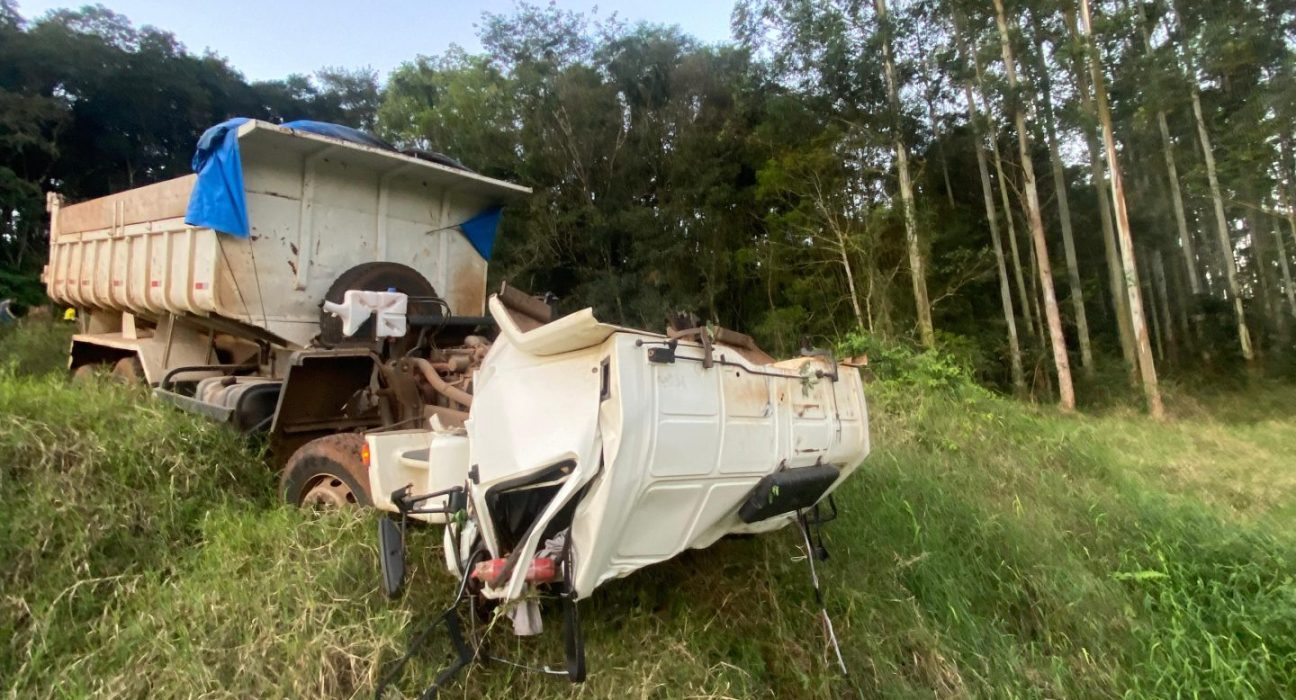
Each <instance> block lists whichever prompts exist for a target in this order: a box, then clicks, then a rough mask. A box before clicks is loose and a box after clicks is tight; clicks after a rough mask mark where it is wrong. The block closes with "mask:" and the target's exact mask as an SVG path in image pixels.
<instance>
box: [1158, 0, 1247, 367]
mask: <svg viewBox="0 0 1296 700" xmlns="http://www.w3.org/2000/svg"><path fill="white" fill-rule="evenodd" d="M1170 12H1171V13H1172V14H1173V15H1174V16H1175V22H1176V23H1177V24H1178V25H1179V27H1180V29H1184V23H1183V19H1182V18H1181V17H1179V10H1178V9H1177V8H1176V7H1175V6H1174V3H1173V2H1171V3H1170ZM1183 53H1184V62H1185V64H1186V68H1187V78H1188V85H1189V87H1190V92H1191V94H1192V112H1193V120H1194V121H1195V122H1196V124H1197V139H1198V141H1200V143H1201V150H1202V160H1203V161H1204V162H1205V164H1206V181H1207V183H1208V184H1209V185H1210V193H1211V203H1212V204H1213V205H1214V211H1215V233H1216V235H1217V236H1218V242H1219V249H1220V256H1221V259H1222V261H1223V263H1224V280H1225V282H1226V283H1227V285H1228V293H1229V296H1230V297H1231V298H1232V301H1233V316H1234V318H1235V320H1236V322H1237V334H1238V345H1239V347H1240V348H1241V350H1242V357H1243V358H1244V359H1246V361H1247V362H1251V361H1252V360H1254V359H1255V350H1254V349H1253V348H1252V346H1251V333H1250V331H1248V330H1247V324H1246V310H1245V309H1244V308H1243V306H1242V290H1241V285H1239V284H1238V268H1237V259H1236V258H1235V257H1234V254H1233V240H1232V239H1231V238H1230V237H1229V232H1228V217H1227V216H1226V215H1225V214H1224V195H1223V194H1222V192H1221V190H1220V184H1219V175H1218V173H1217V171H1216V168H1215V151H1214V149H1213V148H1212V146H1211V139H1210V132H1209V131H1208V130H1207V129H1206V117H1205V115H1204V114H1203V112H1202V104H1201V90H1200V89H1199V88H1198V87H1197V68H1196V63H1195V62H1194V61H1193V60H1192V57H1191V56H1190V55H1189V54H1188V48H1187V47H1185V48H1184V49H1183Z"/></svg>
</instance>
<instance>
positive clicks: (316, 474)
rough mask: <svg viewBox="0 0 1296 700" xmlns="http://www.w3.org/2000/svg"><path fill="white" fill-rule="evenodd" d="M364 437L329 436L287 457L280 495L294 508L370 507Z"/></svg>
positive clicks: (280, 483)
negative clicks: (364, 457) (362, 451)
mask: <svg viewBox="0 0 1296 700" xmlns="http://www.w3.org/2000/svg"><path fill="white" fill-rule="evenodd" d="M363 446H364V436H363V435H360V434H358V433H346V434H342V435H328V436H325V437H322V438H316V439H314V440H311V441H310V442H308V443H306V444H305V445H302V446H301V447H299V448H298V449H297V451H296V452H294V453H293V454H292V456H291V457H289V458H288V463H287V464H285V465H284V470H283V474H282V475H281V476H280V478H279V493H280V494H281V495H282V496H283V498H284V500H285V501H287V502H288V503H291V504H292V505H295V506H310V507H313V508H322V509H328V508H346V507H350V506H371V505H373V499H372V498H371V497H370V495H369V469H368V467H366V466H365V464H364V459H363V458H362V457H361V456H360V449H361V448H362V447H363Z"/></svg>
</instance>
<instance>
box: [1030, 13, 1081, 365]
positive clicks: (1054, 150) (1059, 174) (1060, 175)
mask: <svg viewBox="0 0 1296 700" xmlns="http://www.w3.org/2000/svg"><path fill="white" fill-rule="evenodd" d="M1031 22H1032V24H1033V25H1034V29H1033V32H1032V33H1033V34H1034V40H1035V54H1036V59H1037V61H1038V66H1037V67H1038V70H1039V76H1040V84H1039V94H1040V99H1041V100H1042V102H1043V107H1044V112H1043V114H1042V115H1041V121H1043V122H1044V136H1045V140H1046V141H1047V143H1048V154H1049V167H1050V169H1051V170H1052V171H1053V193H1054V196H1056V197H1057V207H1058V221H1059V222H1061V227H1062V250H1063V253H1064V254H1065V256H1066V266H1067V283H1068V284H1069V285H1070V290H1069V291H1070V294H1071V306H1072V308H1073V309H1074V313H1075V320H1076V335H1077V336H1078V337H1079V341H1080V366H1081V367H1082V368H1083V369H1084V371H1085V374H1086V375H1091V374H1093V350H1092V348H1091V347H1090V345H1089V318H1088V316H1087V315H1086V314H1085V302H1084V284H1083V282H1082V281H1081V279H1080V266H1079V264H1078V263H1077V262H1076V248H1075V237H1074V236H1073V235H1072V233H1071V202H1070V201H1069V199H1068V197H1067V183H1066V168H1064V167H1063V166H1062V155H1061V151H1060V149H1059V148H1058V136H1057V127H1056V125H1055V123H1054V121H1053V120H1054V118H1055V115H1054V113H1053V94H1052V93H1053V85H1052V81H1051V80H1049V72H1048V61H1047V60H1046V59H1045V58H1044V42H1043V40H1042V39H1041V37H1040V23H1039V20H1038V19H1037V18H1036V17H1035V15H1034V13H1033V12H1032V14H1031Z"/></svg>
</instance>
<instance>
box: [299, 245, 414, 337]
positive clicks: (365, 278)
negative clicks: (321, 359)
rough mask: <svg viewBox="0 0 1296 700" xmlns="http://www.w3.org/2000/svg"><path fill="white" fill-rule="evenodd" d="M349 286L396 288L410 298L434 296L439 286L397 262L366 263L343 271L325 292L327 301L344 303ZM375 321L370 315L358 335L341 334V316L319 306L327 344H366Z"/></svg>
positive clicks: (377, 289)
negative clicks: (343, 299) (436, 286)
mask: <svg viewBox="0 0 1296 700" xmlns="http://www.w3.org/2000/svg"><path fill="white" fill-rule="evenodd" d="M348 289H359V290H363V291H366V292H385V291H387V290H389V289H394V290H396V291H398V292H401V293H404V294H406V295H408V296H410V297H411V298H414V297H434V296H436V289H435V288H433V287H432V283H431V282H428V281H427V278H426V277H424V276H423V275H421V274H419V271H418V270H415V269H414V268H412V267H410V266H408V265H402V264H400V263H394V262H367V263H362V264H360V265H356V266H355V267H353V268H351V269H350V270H347V271H346V272H343V273H342V274H340V275H338V278H337V279H335V280H333V285H332V286H330V287H329V289H328V292H327V293H325V294H324V300H325V301H331V302H334V303H341V301H342V296H343V295H344V294H346V292H347V290H348ZM373 334H374V320H373V319H372V318H370V319H369V320H367V321H365V322H364V323H363V324H361V326H360V330H358V331H356V333H355V335H353V336H351V337H349V338H348V337H347V336H345V335H343V334H342V319H340V318H338V317H337V316H334V315H333V314H331V313H329V312H327V311H325V310H324V309H322V308H321V309H320V334H319V342H320V344H322V345H324V346H326V347H336V346H339V345H366V344H368V343H371V342H373Z"/></svg>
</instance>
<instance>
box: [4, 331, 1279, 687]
mask: <svg viewBox="0 0 1296 700" xmlns="http://www.w3.org/2000/svg"><path fill="white" fill-rule="evenodd" d="M24 332H25V331H24ZM48 338H49V339H53V340H48V339H47V342H49V343H50V344H51V346H52V348H54V349H55V350H57V348H59V347H61V345H60V343H61V342H62V341H58V340H57V333H56V332H53V331H51V332H50V335H49V336H48ZM55 341H57V342H55ZM12 342H18V341H14V340H13V339H12V337H4V338H0V348H5V347H12V345H9V343H12ZM22 342H24V343H30V344H32V345H37V344H39V342H40V341H37V340H33V339H32V338H31V337H28V338H26V339H24V340H23V341H22ZM55 350H51V352H55ZM55 354H57V353H56V352H55ZM0 357H2V355H0ZM31 357H34V358H38V359H39V358H41V357H43V355H42V354H41V353H39V352H37V353H32V355H31ZM0 366H5V367H6V368H5V369H3V370H0V561H3V562H4V565H3V566H0V591H2V595H0V688H3V689H4V690H3V692H4V694H5V695H7V696H8V697H15V698H19V697H21V698H27V697H80V696H86V695H100V696H113V697H144V696H148V697H177V696H193V695H203V696H213V697H215V696H225V697H268V696H274V697H357V696H367V695H369V694H370V693H371V692H372V688H373V685H374V683H375V681H376V679H377V678H378V677H379V675H380V674H381V672H382V671H383V670H384V669H385V668H387V667H388V665H389V664H390V663H391V662H392V661H393V660H394V659H395V658H396V657H397V656H398V655H399V654H400V653H401V652H402V651H403V650H404V648H405V646H406V644H407V642H408V641H409V638H410V636H411V635H412V634H413V633H414V632H415V631H417V630H418V629H420V628H421V626H422V625H423V624H425V623H426V621H427V620H429V619H430V618H431V617H432V616H433V615H434V614H435V612H436V611H437V610H438V609H439V608H440V606H442V605H443V604H444V603H445V601H446V598H447V597H448V596H449V593H450V591H449V589H450V587H451V584H452V582H451V581H450V579H449V578H448V576H446V575H445V574H444V573H442V572H441V570H440V569H441V565H440V563H439V556H440V551H439V548H438V541H439V537H438V533H437V532H436V531H435V530H432V529H427V530H421V531H416V532H413V533H412V534H411V538H412V542H411V546H412V553H413V556H414V558H413V560H412V562H411V563H412V565H413V567H414V571H413V578H412V586H411V588H410V592H409V593H408V594H407V595H406V597H405V598H403V599H401V600H400V601H397V602H394V603H389V602H387V601H385V600H383V599H382V597H381V595H380V594H379V593H378V590H377V567H376V552H375V547H374V545H373V544H372V533H373V530H374V527H373V516H372V515H371V514H366V513H341V514H335V515H329V516H324V517H314V516H311V515H310V514H307V513H303V512H299V511H296V510H293V509H289V508H284V507H280V506H278V505H277V504H276V503H275V502H274V500H273V482H274V475H273V474H271V473H269V471H268V470H267V468H266V467H265V466H264V465H263V461H262V459H261V456H260V455H259V454H258V448H257V446H256V445H254V444H249V443H247V442H244V441H243V440H241V439H239V438H237V437H236V436H234V435H232V434H231V433H229V432H227V431H225V430H223V429H222V428H220V427H218V426H214V425H210V424H208V423H205V422H203V421H201V420H199V419H195V418H191V417H189V416H186V415H182V414H179V413H176V412H174V411H172V410H170V409H168V408H165V407H163V406H159V405H157V404H154V403H152V402H151V401H150V400H149V399H148V397H147V396H146V395H145V394H143V393H142V392H134V391H131V390H129V389H126V388H123V387H119V386H116V385H113V384H112V383H111V382H107V381H105V382H99V383H94V382H92V383H90V384H89V385H86V386H71V385H70V384H68V383H67V382H66V380H65V379H64V378H63V376H62V373H61V372H60V371H58V368H60V367H61V365H59V363H57V362H50V363H48V365H47V366H46V367H45V369H48V370H51V371H45V369H41V367H40V363H39V362H37V363H32V361H31V360H25V361H24V364H22V365H21V366H20V365H18V364H17V363H15V362H14V361H12V360H4V359H0ZM897 366H900V365H899V364H897ZM33 371H36V373H35V374H33V373H32V372H33ZM868 391H869V394H870V398H871V401H872V404H871V410H872V418H873V426H874V441H875V447H876V451H875V453H874V455H873V456H872V457H870V459H869V460H868V461H867V462H866V463H865V465H864V467H863V468H861V469H860V470H859V471H858V472H857V473H856V476H854V477H853V478H852V480H851V481H850V482H848V483H847V484H846V486H845V488H844V489H843V491H842V492H841V494H840V498H839V503H840V505H841V506H842V511H843V512H842V515H841V518H840V519H839V521H838V522H836V523H834V524H832V525H830V526H829V527H828V529H827V537H828V543H829V547H830V549H831V551H832V558H831V559H830V560H829V561H828V562H825V563H824V565H823V566H822V567H821V569H820V571H821V573H822V574H823V575H824V577H825V585H826V587H827V589H828V601H829V608H830V613H831V614H832V616H833V618H834V622H835V624H836V628H837V633H838V635H839V636H840V637H841V640H842V644H843V651H844V653H845V656H846V661H847V663H848V665H849V666H850V668H851V669H852V670H853V679H852V681H850V682H848V681H845V680H843V679H842V678H840V677H839V675H838V674H837V673H836V672H835V671H834V666H833V664H832V663H831V662H830V657H829V652H828V650H827V646H826V642H825V639H824V637H823V634H822V630H821V629H820V627H819V625H818V624H817V622H816V619H815V617H814V602H813V600H814V599H813V593H812V591H811V590H810V588H809V582H808V574H807V571H806V568H805V567H806V564H805V562H804V560H803V559H802V558H801V556H800V555H801V553H800V550H799V549H798V547H797V545H798V537H797V536H796V535H795V533H792V532H789V531H784V532H780V533H776V534H774V535H771V536H766V537H761V538H757V539H751V540H733V541H729V540H726V541H722V542H720V543H719V544H717V545H716V546H714V547H712V548H710V549H708V550H705V551H701V552H686V553H684V554H682V555H680V556H679V557H677V558H675V559H673V560H671V561H669V562H667V563H664V564H661V565H658V566H654V567H650V568H648V569H645V570H643V571H640V572H638V573H636V574H635V575H632V576H630V577H629V578H627V579H625V580H622V581H617V582H613V583H611V584H608V585H607V586H605V587H603V588H602V589H600V590H599V591H598V593H597V594H596V595H595V596H594V597H593V598H592V599H591V600H590V601H588V602H586V603H583V604H582V616H583V619H584V622H585V628H586V645H587V653H588V655H589V661H590V666H591V676H590V680H589V681H588V682H587V683H586V684H585V685H584V686H569V685H568V684H566V682H565V681H563V680H561V679H555V678H553V677H546V676H542V675H537V674H531V673H527V672H525V671H522V670H519V669H517V668H513V667H510V666H506V665H503V664H499V663H492V664H488V665H486V666H479V667H474V668H472V669H470V670H469V671H468V672H466V673H465V674H464V676H463V677H462V679H461V680H460V681H459V682H458V683H457V685H455V686H454V687H453V689H452V691H451V692H449V693H447V696H448V697H460V696H462V697H510V698H513V697H517V698H540V697H567V696H578V697H591V698H596V697H613V696H615V697H626V696H628V697H643V698H658V697H660V698H674V697H734V698H747V697H771V698H772V697H780V698H782V697H814V698H832V697H841V696H844V695H853V694H854V689H853V688H852V687H851V683H853V684H854V685H855V686H857V687H858V690H859V691H860V692H861V693H862V694H864V695H866V696H880V697H931V696H933V695H935V696H938V697H966V696H994V697H1092V696H1112V695H1126V696H1129V697H1175V696H1188V695H1197V696H1204V697H1279V696H1282V695H1284V694H1287V693H1289V692H1290V689H1291V688H1293V687H1296V583H1293V577H1294V576H1296V538H1294V537H1293V531H1292V526H1291V525H1290V522H1291V520H1290V518H1291V516H1292V514H1293V513H1296V510H1293V504H1296V498H1294V497H1293V483H1294V480H1293V476H1292V473H1291V466H1290V464H1289V463H1288V462H1289V460H1290V457H1289V455H1291V454H1293V453H1296V418H1293V417H1292V416H1293V413H1292V410H1291V409H1292V408H1293V407H1294V406H1296V399H1293V398H1292V396H1291V392H1290V389H1288V388H1286V387H1271V388H1267V389H1262V390H1258V391H1254V392H1252V393H1251V394H1250V395H1248V396H1245V397H1238V396H1234V395H1221V396H1214V397H1211V398H1210V399H1209V400H1201V401H1198V400H1194V399H1193V398H1192V397H1190V396H1186V395H1185V396H1182V397H1173V396H1172V409H1174V410H1175V411H1176V412H1177V415H1178V416H1179V417H1178V418H1177V419H1176V420H1174V421H1171V422H1170V423H1168V424H1166V425H1156V424H1152V423H1150V422H1148V421H1147V420H1145V419H1143V418H1142V417H1141V416H1139V415H1138V414H1137V413H1136V412H1134V411H1130V410H1121V409H1112V408H1109V409H1105V410H1104V413H1103V414H1102V415H1100V416H1077V417H1061V416H1058V415H1056V414H1055V413H1053V412H1052V411H1050V410H1046V409H1038V408H1033V407H1030V406H1026V405H1022V404H1018V403H1014V402H1011V401H1006V400H1004V399H1001V398H998V397H995V396H993V395H991V394H989V393H987V392H985V391H983V390H981V389H978V388H977V387H975V386H972V385H971V384H970V383H968V382H966V381H965V380H964V379H963V378H962V376H961V375H960V373H959V371H958V369H957V368H956V367H953V366H952V365H951V364H950V363H948V362H945V361H943V360H940V359H939V358H924V357H909V358H906V359H905V360H904V365H903V371H898V372H895V373H893V374H892V376H890V377H888V378H886V379H884V380H881V381H876V382H873V383H871V384H870V385H869V389H868ZM549 621H550V622H551V623H552V622H556V617H553V616H551V617H550V618H549ZM500 627H507V625H506V624H505V625H500ZM552 627H557V625H552ZM489 638H490V640H491V643H492V649H493V651H494V652H495V653H496V654H497V655H505V656H508V657H510V658H514V659H517V660H519V661H523V662H526V663H529V664H533V665H539V664H542V663H546V662H547V663H555V662H560V661H561V647H560V645H559V644H558V635H557V630H555V629H548V630H546V633H545V635H543V636H542V638H541V639H539V640H517V639H514V638H513V637H511V635H509V634H508V633H507V632H506V631H504V630H494V631H492V632H491V634H490V635H489ZM447 653H448V650H447V649H446V648H445V646H444V644H439V643H433V644H432V645H431V647H430V648H429V649H427V650H425V651H424V652H423V653H422V654H420V655H419V656H418V658H417V659H416V660H415V661H414V663H413V664H412V666H411V668H410V669H409V671H408V673H407V678H406V683H405V686H406V689H407V690H408V691H410V692H416V691H417V690H421V686H422V685H423V684H424V683H426V682H427V681H428V680H429V679H430V678H431V676H432V675H433V673H434V672H435V670H436V668H437V667H438V666H439V665H440V664H441V663H443V662H444V661H445V660H446V655H447Z"/></svg>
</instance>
